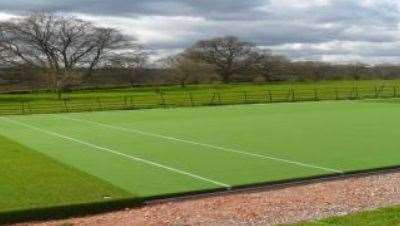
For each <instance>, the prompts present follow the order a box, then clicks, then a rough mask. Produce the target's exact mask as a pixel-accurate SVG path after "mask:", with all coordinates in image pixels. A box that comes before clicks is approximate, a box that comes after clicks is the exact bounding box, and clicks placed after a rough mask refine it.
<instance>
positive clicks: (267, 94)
mask: <svg viewBox="0 0 400 226" xmlns="http://www.w3.org/2000/svg"><path fill="white" fill-rule="evenodd" d="M397 97H400V88H399V87H398V86H380V87H350V88H344V87H332V88H326V87H324V88H313V89H309V88H308V89H305V88H304V89H300V88H297V89H295V88H289V89H287V90H283V89H270V90H263V91H257V90H249V91H226V90H225V91H209V92H204V91H192V92H176V91H175V92H172V91H171V92H168V93H167V92H159V93H148V94H143V93H142V94H132V95H124V96H115V97H104V98H100V97H95V98H93V97H91V98H88V97H76V98H73V97H71V98H65V99H62V100H55V99H45V100H42V99H37V100H36V99H33V100H30V101H20V102H15V101H11V102H10V101H7V102H5V103H1V102H0V115H14V114H41V113H61V112H81V111H101V110H133V109H146V108H168V107H185V106H206V105H232V104H254V103H275V102H295V101H319V100H356V99H378V98H397Z"/></svg>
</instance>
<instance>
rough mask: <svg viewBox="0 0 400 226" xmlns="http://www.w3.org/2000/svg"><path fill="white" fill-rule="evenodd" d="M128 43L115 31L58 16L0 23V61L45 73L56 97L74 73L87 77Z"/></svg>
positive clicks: (41, 16) (31, 17) (42, 15)
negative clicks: (37, 69)
mask: <svg viewBox="0 0 400 226" xmlns="http://www.w3.org/2000/svg"><path fill="white" fill-rule="evenodd" d="M130 44H131V42H130V41H128V40H127V39H126V38H125V37H124V36H123V35H122V34H121V33H119V32H118V31H116V30H114V29H111V28H101V27H97V26H95V25H93V24H92V23H90V22H87V21H83V20H80V19H77V18H75V17H65V16H61V15H57V14H50V13H36V14H33V15H31V16H28V17H23V18H20V19H17V20H14V21H7V22H2V23H0V62H2V63H3V64H6V65H11V66H18V65H25V66H29V67H33V68H41V69H43V70H45V71H46V72H47V74H48V75H49V76H51V77H52V78H53V82H54V83H53V87H54V89H55V90H56V91H57V93H58V94H59V95H58V96H59V98H61V92H62V91H63V89H64V88H65V87H66V86H67V85H68V84H69V83H70V82H71V80H74V79H76V78H77V75H76V72H77V71H82V70H85V71H86V72H85V74H86V75H90V74H91V72H92V71H93V70H94V68H96V67H97V66H98V65H100V64H101V63H102V62H103V61H104V60H105V59H107V57H108V56H109V55H110V54H111V53H113V52H114V51H115V50H120V49H125V48H128V47H129V46H130Z"/></svg>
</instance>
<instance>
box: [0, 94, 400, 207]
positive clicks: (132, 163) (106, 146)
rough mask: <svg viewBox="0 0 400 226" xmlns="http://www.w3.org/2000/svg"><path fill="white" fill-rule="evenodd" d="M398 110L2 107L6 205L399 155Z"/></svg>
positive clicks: (166, 189)
mask: <svg viewBox="0 0 400 226" xmlns="http://www.w3.org/2000/svg"><path fill="white" fill-rule="evenodd" d="M399 113H400V104H397V103H395V102H362V101H322V102H304V103H281V104H268V105H264V104H260V105H234V106H220V107H202V108H174V109H153V110H139V111H102V112H91V113H68V114H43V115H29V116H5V117H0V135H1V139H0V145H2V146H1V148H0V152H1V153H2V156H5V158H4V157H3V158H2V159H0V161H1V162H2V166H3V164H5V165H6V166H7V167H2V169H6V170H5V171H4V170H2V171H0V182H1V183H0V196H2V197H3V196H6V197H7V199H5V200H1V201H0V205H1V206H0V211H9V210H14V209H21V208H22V209H23V208H33V207H43V206H53V205H66V204H69V203H77V202H78V203H79V202H97V201H104V197H109V200H115V199H119V198H128V197H129V198H145V197H152V196H159V195H161V196H163V195H168V194H175V193H182V192H192V191H201V190H207V189H215V188H226V189H229V188H230V187H234V186H240V185H246V184H254V183H263V182H273V181H279V180H286V179H296V178H302V177H309V176H319V175H325V174H335V173H342V172H349V171H354V170H364V169H371V168H379V167H386V166H393V165H400V160H399V159H398V147H399V145H400V141H399V139H398V137H399V135H400V131H399V130H398V128H399V127H400V121H399V120H398V116H399ZM21 145H23V146H21ZM8 184H9V186H8ZM5 185H7V186H8V187H7V186H5ZM60 189H62V192H60ZM28 197H29V198H28ZM8 200H14V201H12V202H11V201H8Z"/></svg>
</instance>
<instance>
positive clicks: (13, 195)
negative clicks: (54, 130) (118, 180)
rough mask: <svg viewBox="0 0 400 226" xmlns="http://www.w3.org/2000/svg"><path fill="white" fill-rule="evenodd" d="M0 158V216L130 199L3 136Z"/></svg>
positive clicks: (108, 186)
mask: <svg viewBox="0 0 400 226" xmlns="http://www.w3.org/2000/svg"><path fill="white" fill-rule="evenodd" d="M0 127H2V126H0ZM0 156H1V158H0V166H1V169H0V213H1V212H3V211H11V210H21V209H30V208H44V207H50V206H62V205H72V204H81V203H87V202H99V201H105V199H104V197H109V198H110V199H121V198H127V197H131V196H133V194H132V193H129V192H126V191H124V190H122V189H120V188H117V187H115V186H113V185H111V184H108V183H105V182H104V181H102V180H100V179H98V178H95V177H93V176H91V175H88V174H86V173H83V172H80V171H78V170H76V169H73V168H71V167H69V166H66V165H63V164H60V163H58V162H56V161H54V160H52V159H50V158H49V157H47V156H45V155H43V154H40V153H38V152H36V151H33V150H31V149H29V148H27V147H24V146H21V145H20V144H18V143H15V142H14V141H11V140H9V139H7V138H5V137H3V136H0ZM0 220H1V219H0Z"/></svg>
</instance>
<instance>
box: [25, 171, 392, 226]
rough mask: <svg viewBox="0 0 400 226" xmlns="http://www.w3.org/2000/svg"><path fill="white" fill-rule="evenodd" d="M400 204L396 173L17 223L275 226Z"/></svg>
mask: <svg viewBox="0 0 400 226" xmlns="http://www.w3.org/2000/svg"><path fill="white" fill-rule="evenodd" d="M394 204H400V172H396V173H391V174H384V175H374V176H367V177H363V178H350V179H343V180H337V181H328V182H321V183H315V184H308V185H298V186H294V187H289V188H281V189H275V190H269V191H257V192H249V193H240V194H229V195H223V196H219V197H207V198H200V199H192V200H184V201H180V202H167V203H160V204H152V205H148V206H144V207H141V208H134V209H126V210H123V211H117V212H112V213H106V214H101V215H95V216H89V217H83V218H76V219H68V220H62V221H52V222H43V223H35V224H33V223H31V224H19V225H38V226H39V225H41V226H47V225H88V226H89V225H110V226H119V225H121V226H122V225H127V226H128V225H129V226H130V225H237V224H243V225H244V224H245V225H248V224H260V225H274V224H280V223H292V222H297V221H301V220H310V219H315V218H325V217H328V216H334V215H344V214H348V213H352V212H356V211H361V210H366V209H372V208H378V207H384V206H390V205H394Z"/></svg>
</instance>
